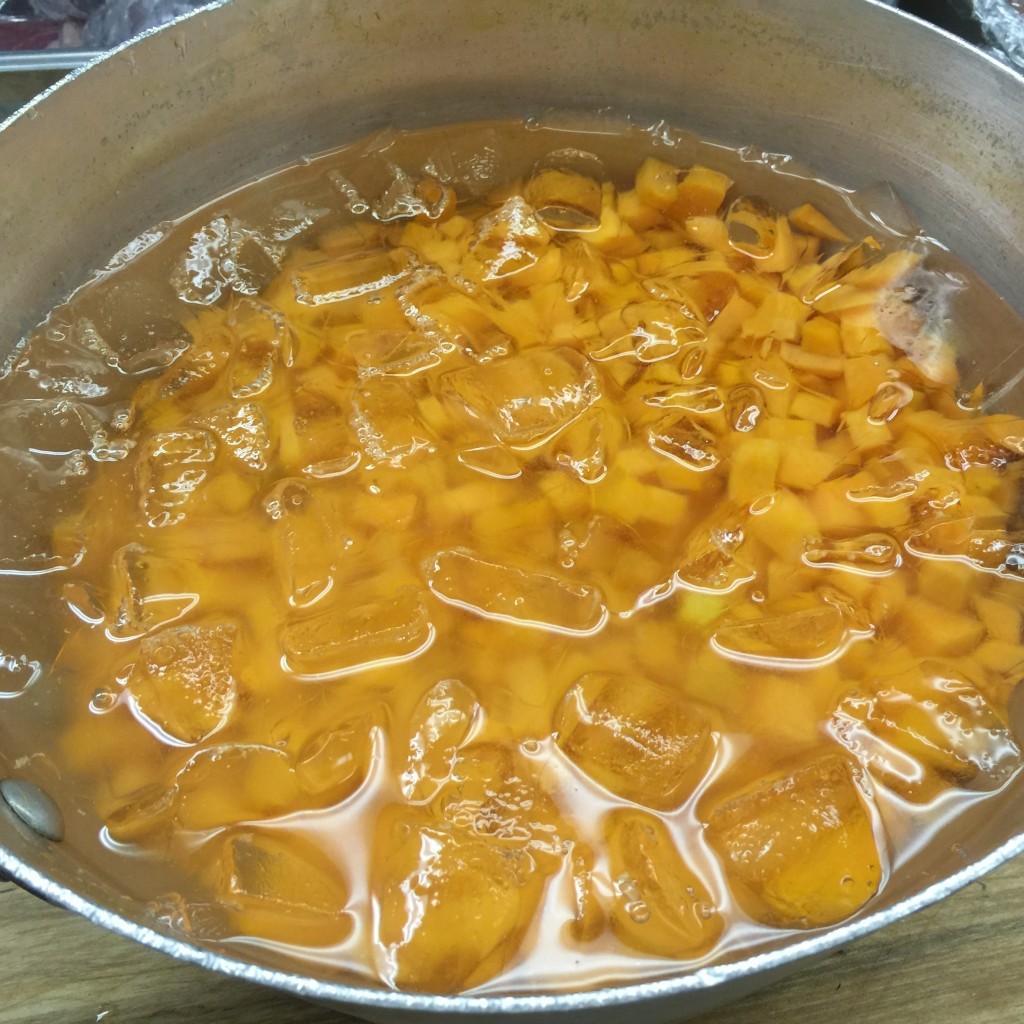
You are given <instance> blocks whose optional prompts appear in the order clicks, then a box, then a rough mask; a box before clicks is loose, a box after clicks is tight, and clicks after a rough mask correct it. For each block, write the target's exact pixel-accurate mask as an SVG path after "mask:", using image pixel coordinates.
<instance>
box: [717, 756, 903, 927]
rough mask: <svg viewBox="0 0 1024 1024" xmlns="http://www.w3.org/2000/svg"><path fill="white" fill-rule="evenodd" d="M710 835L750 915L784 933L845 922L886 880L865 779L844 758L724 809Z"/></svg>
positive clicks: (816, 764) (767, 787) (760, 789)
mask: <svg viewBox="0 0 1024 1024" xmlns="http://www.w3.org/2000/svg"><path fill="white" fill-rule="evenodd" d="M708 837H709V838H710V840H711V842H712V844H713V845H714V847H715V849H716V850H717V852H718V853H719V855H720V856H721V857H722V859H723V861H724V864H725V869H726V873H727V874H728V876H729V879H730V881H731V882H732V884H733V887H734V891H735V892H736V895H737V898H738V899H739V900H740V902H741V903H742V904H743V906H744V908H745V909H746V910H747V912H748V913H750V914H751V915H752V916H753V917H755V918H757V919H758V920H761V921H764V922H765V923H767V924H773V925H776V926H778V927H788V928H817V927H820V926H822V925H827V924H834V923H835V922H836V921H841V920H842V919H843V918H844V917H849V915H850V914H852V913H854V912H855V911H857V910H859V909H860V908H861V907H862V906H863V905H864V904H865V903H866V902H867V901H868V900H869V899H871V897H872V896H874V895H875V894H876V893H877V892H878V887H879V885H880V884H881V881H882V866H883V865H882V856H881V853H880V851H879V849H878V846H877V844H876V840H875V835H874V830H873V825H872V820H871V816H870V814H869V812H868V807H867V800H866V797H865V795H864V793H863V792H862V791H861V786H860V782H859V777H858V775H857V774H856V773H855V771H854V770H853V769H852V768H851V767H850V765H849V764H848V763H847V762H846V761H844V760H842V759H840V758H838V757H827V758H823V759H821V760H820V761H816V762H814V763H812V764H809V765H806V766H805V767H802V768H798V769H797V770H796V771H794V772H793V773H792V774H791V775H787V776H785V777H783V778H781V779H778V780H776V781H773V782H768V783H764V784H762V785H761V786H760V787H758V788H756V789H754V790H753V791H751V792H749V793H746V794H744V795H742V796H739V797H736V798H735V799H733V800H731V801H729V802H728V803H726V804H723V805H721V806H719V807H717V808H716V809H715V810H714V811H713V812H712V813H711V816H710V818H709V820H708Z"/></svg>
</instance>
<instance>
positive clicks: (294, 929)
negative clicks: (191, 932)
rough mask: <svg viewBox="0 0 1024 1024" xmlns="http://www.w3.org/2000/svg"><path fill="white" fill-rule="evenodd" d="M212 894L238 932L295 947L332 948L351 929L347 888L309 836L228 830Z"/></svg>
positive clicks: (329, 860)
mask: <svg viewBox="0 0 1024 1024" xmlns="http://www.w3.org/2000/svg"><path fill="white" fill-rule="evenodd" d="M218 868H219V870H218V871H217V884H216V896H217V899H218V902H219V903H220V904H221V905H222V906H224V907H227V908H229V911H230V918H231V924H232V926H233V928H234V929H235V930H237V932H238V934H240V935H245V936H255V937H257V938H266V939H271V940H273V941H275V942H285V943H289V944H292V945H298V946H330V945H334V944H335V943H337V942H340V941H341V940H342V939H344V938H345V936H346V935H347V934H348V933H349V932H350V931H351V929H352V919H351V917H350V915H349V914H347V913H346V911H345V908H346V906H347V904H348V887H347V886H346V884H345V881H344V879H343V878H342V876H341V874H340V872H339V871H338V869H337V867H336V866H335V865H334V864H333V863H332V861H331V859H330V858H329V857H328V856H327V855H326V854H325V853H324V852H323V851H322V850H320V849H319V848H318V847H316V846H314V845H313V844H312V843H310V842H309V841H308V840H305V839H301V838H300V837H298V836H295V835H285V834H278V833H272V832H267V831H255V830H249V829H247V830H239V831H234V832H229V833H228V834H227V835H226V836H225V838H224V839H223V843H222V845H221V848H220V857H219V864H218Z"/></svg>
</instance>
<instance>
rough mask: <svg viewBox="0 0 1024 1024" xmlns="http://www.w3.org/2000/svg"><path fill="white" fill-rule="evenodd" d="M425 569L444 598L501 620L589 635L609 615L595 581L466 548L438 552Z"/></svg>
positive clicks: (433, 590) (553, 630) (435, 589)
mask: <svg viewBox="0 0 1024 1024" xmlns="http://www.w3.org/2000/svg"><path fill="white" fill-rule="evenodd" d="M424 571H425V573H426V580H427V586H428V587H430V589H431V591H432V592H433V593H434V594H435V595H436V596H437V597H439V598H440V599H441V600H442V601H444V602H445V603H447V604H451V605H454V606H455V607H457V608H465V609H466V610H467V611H471V612H476V613H477V614H479V615H483V616H485V617H486V618H489V619H495V620H498V621H500V622H508V623H513V624H516V625H520V626H533V627H534V628H536V629H545V630H550V631H551V632H553V633H569V634H573V633H575V634H583V635H587V634H591V633H596V632H597V631H598V630H600V629H601V628H602V627H603V626H604V624H605V622H606V621H607V618H608V610H607V608H605V606H604V602H603V599H602V595H601V592H600V591H599V590H598V589H597V588H596V587H591V586H586V585H580V584H577V583H573V582H572V581H570V580H567V579H563V578H562V577H560V576H556V575H553V574H551V573H548V572H543V571H531V570H528V569H520V568H517V567H515V566H511V565H504V564H500V563H497V562H489V561H487V560H486V559H484V558H481V557H479V556H478V555H476V554H474V553H473V552H471V551H468V550H466V549H464V548H454V549H451V550H449V551H441V552H439V553H438V554H437V555H435V556H434V557H433V558H432V559H430V560H429V561H428V562H427V563H426V565H425V567H424Z"/></svg>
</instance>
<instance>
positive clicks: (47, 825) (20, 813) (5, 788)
mask: <svg viewBox="0 0 1024 1024" xmlns="http://www.w3.org/2000/svg"><path fill="white" fill-rule="evenodd" d="M0 797H2V798H3V801H4V803H6V804H7V806H8V807H9V808H10V809H11V810H12V811H13V812H14V814H15V815H17V817H18V818H19V819H20V820H21V821H23V822H24V823H25V824H26V825H28V827H29V828H30V829H32V831H33V832H35V833H36V834H37V835H40V836H42V837H43V838H44V839H52V840H53V841H54V842H55V843H59V842H60V841H61V840H62V839H63V838H64V815H63V814H61V813H60V808H59V807H58V806H57V805H56V803H54V801H53V797H51V796H50V795H49V794H48V793H46V792H45V791H44V790H42V789H40V788H39V787H38V786H37V785H36V784H35V783H34V782H28V781H27V780H25V779H4V780H3V781H0Z"/></svg>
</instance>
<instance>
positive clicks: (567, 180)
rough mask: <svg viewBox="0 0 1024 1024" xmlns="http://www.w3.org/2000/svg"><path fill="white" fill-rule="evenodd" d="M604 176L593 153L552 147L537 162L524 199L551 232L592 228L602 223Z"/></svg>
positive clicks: (524, 192)
mask: <svg viewBox="0 0 1024 1024" xmlns="http://www.w3.org/2000/svg"><path fill="white" fill-rule="evenodd" d="M604 176H605V175H604V167H603V165H602V163H601V160H600V159H599V158H598V157H596V156H595V155H594V154H593V153H587V152H584V151H583V150H579V149H560V150H555V151H554V152H552V153H548V154H547V156H545V157H543V158H542V159H541V160H539V161H538V162H537V165H536V166H535V167H534V169H533V173H532V174H531V175H530V177H529V179H528V180H527V182H526V186H525V188H524V190H523V198H524V199H525V201H526V202H527V203H528V204H529V205H530V206H531V207H533V209H534V210H535V211H536V214H537V218H538V219H539V220H540V221H541V222H542V223H544V224H545V225H546V226H547V227H549V228H550V229H551V230H552V231H594V230H596V229H597V227H598V226H599V225H600V223H601V182H602V181H603V180H604Z"/></svg>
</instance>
